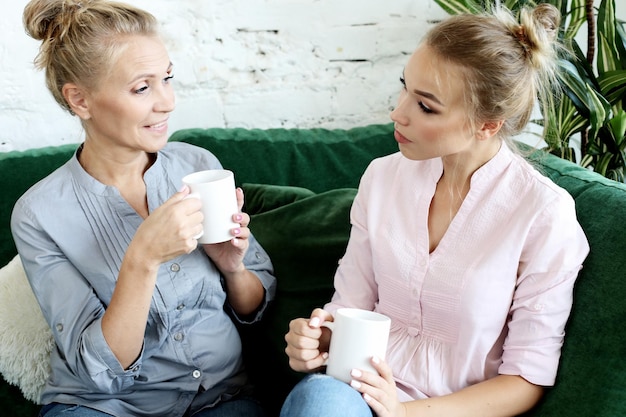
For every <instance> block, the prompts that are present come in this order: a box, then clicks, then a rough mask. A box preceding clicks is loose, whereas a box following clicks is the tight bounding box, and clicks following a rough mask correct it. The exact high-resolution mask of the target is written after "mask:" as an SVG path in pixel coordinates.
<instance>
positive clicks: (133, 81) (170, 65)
mask: <svg viewBox="0 0 626 417" xmlns="http://www.w3.org/2000/svg"><path fill="white" fill-rule="evenodd" d="M172 68H174V64H173V63H172V62H170V64H169V65H168V66H167V70H166V72H169V71H171V70H172ZM153 77H156V75H155V74H139V75H137V76H136V77H135V78H133V80H132V81H131V82H130V84H133V83H135V82H137V80H141V79H143V78H153Z"/></svg>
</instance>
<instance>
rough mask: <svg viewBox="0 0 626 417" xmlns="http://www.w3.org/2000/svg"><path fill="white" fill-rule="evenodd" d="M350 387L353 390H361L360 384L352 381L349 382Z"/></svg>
mask: <svg viewBox="0 0 626 417" xmlns="http://www.w3.org/2000/svg"><path fill="white" fill-rule="evenodd" d="M350 386H351V387H352V388H354V389H359V388H361V383H360V382H359V381H355V380H354V379H353V380H352V381H350Z"/></svg>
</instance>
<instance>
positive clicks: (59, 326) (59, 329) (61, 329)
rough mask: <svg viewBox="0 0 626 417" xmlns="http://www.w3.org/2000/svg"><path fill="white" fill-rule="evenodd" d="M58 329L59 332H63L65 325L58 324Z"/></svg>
mask: <svg viewBox="0 0 626 417" xmlns="http://www.w3.org/2000/svg"><path fill="white" fill-rule="evenodd" d="M56 328H57V332H62V331H63V325H62V324H61V323H58V324H57V325H56Z"/></svg>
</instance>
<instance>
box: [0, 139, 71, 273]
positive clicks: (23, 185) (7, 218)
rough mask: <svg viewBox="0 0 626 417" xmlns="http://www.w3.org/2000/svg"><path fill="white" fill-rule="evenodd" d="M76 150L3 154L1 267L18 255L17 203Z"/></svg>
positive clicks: (63, 148)
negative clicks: (13, 229) (13, 216)
mask: <svg viewBox="0 0 626 417" xmlns="http://www.w3.org/2000/svg"><path fill="white" fill-rule="evenodd" d="M76 148H77V145H62V146H51V147H46V148H40V149H31V150H28V151H24V152H17V151H14V152H5V153H0V190H2V199H0V266H4V265H6V264H7V263H8V262H9V261H10V260H11V259H12V258H13V257H14V256H15V254H16V253H17V250H16V249H15V243H13V238H12V236H11V228H10V222H11V212H12V211H13V206H14V205H15V202H16V201H17V199H18V198H20V196H21V195H22V194H24V192H25V191H26V190H28V189H29V188H30V187H31V186H32V185H33V184H35V183H36V182H37V181H39V180H40V179H42V178H44V177H45V176H46V175H48V174H50V173H51V172H52V171H54V170H55V169H56V168H58V167H60V166H61V165H63V163H64V162H65V161H67V160H68V159H70V157H71V156H72V155H73V154H74V151H75V150H76Z"/></svg>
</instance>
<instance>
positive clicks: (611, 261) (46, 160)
mask: <svg viewBox="0 0 626 417" xmlns="http://www.w3.org/2000/svg"><path fill="white" fill-rule="evenodd" d="M171 140H177V141H185V142H190V143H194V144H196V145H199V146H202V147H205V148H207V149H210V150H211V151H212V152H213V153H215V154H216V155H217V156H218V158H219V159H220V160H221V161H222V163H223V165H224V166H225V167H226V168H229V169H232V170H233V171H234V172H235V177H236V181H237V183H238V184H239V185H241V186H243V187H244V190H245V192H246V207H245V209H246V211H247V212H248V213H250V214H251V215H252V222H251V225H250V227H251V229H252V231H253V233H254V234H255V235H256V237H257V238H258V239H259V241H260V242H261V243H262V244H263V245H264V247H265V248H266V249H267V251H268V252H269V254H270V256H271V257H272V260H273V262H274V266H275V272H276V276H277V278H278V292H277V298H276V302H275V303H274V304H273V305H272V307H271V308H270V310H269V311H268V314H267V315H266V316H265V318H264V320H263V321H262V322H261V323H259V324H257V325H254V326H252V327H248V328H245V329H241V335H242V338H243V340H244V346H245V358H246V361H247V364H248V365H247V366H248V367H249V369H250V372H251V375H252V377H253V378H254V380H255V381H256V382H257V383H258V386H259V390H260V393H261V394H262V397H263V398H264V399H265V401H266V405H267V408H268V410H269V411H270V413H271V415H272V416H274V415H276V413H277V411H278V409H279V407H280V404H281V402H282V400H283V399H284V396H285V395H286V393H287V392H288V390H289V389H290V387H291V386H292V385H293V384H294V383H295V382H297V381H298V379H299V378H300V377H301V375H300V374H297V373H295V372H292V371H291V370H290V369H289V367H288V364H287V358H286V356H285V354H284V339H283V337H284V334H285V332H286V330H287V326H288V322H289V320H290V319H292V318H294V317H298V316H306V315H308V314H309V312H310V311H311V310H312V309H313V308H314V307H318V306H321V305H323V303H324V302H326V301H327V300H328V299H329V297H330V295H331V293H332V277H333V272H334V270H335V268H336V265H337V261H338V259H339V258H340V257H341V256H342V254H343V250H344V248H345V245H346V242H347V238H348V233H349V210H350V205H351V202H352V199H353V198H354V195H355V193H356V187H357V186H358V182H359V178H360V176H361V174H362V173H363V171H364V170H365V168H366V166H367V164H368V163H369V161H370V160H372V159H373V158H375V157H378V156H382V155H386V154H389V153H392V152H396V151H397V145H396V143H395V141H394V140H393V135H392V126H391V125H371V126H363V127H355V128H353V129H347V130H325V129H270V130H257V129H251V130H245V129H186V130H181V131H177V132H175V133H173V135H172V138H171ZM74 149H75V145H64V146H58V147H50V148H44V149H34V150H29V151H26V152H9V153H5V154H0V173H1V174H0V189H1V190H2V193H3V197H2V199H1V200H0V265H5V264H6V263H7V262H9V260H11V259H12V258H13V257H14V256H15V254H16V250H15V246H14V244H13V241H12V238H11V234H10V231H9V217H10V213H11V209H12V207H13V204H14V203H15V201H16V199H17V198H18V197H19V195H21V194H22V193H23V192H24V191H25V190H26V189H27V188H28V187H29V186H31V185H32V184H33V183H35V182H36V181H37V180H38V179H40V178H42V177H43V176H45V175H46V174H48V173H49V172H51V171H52V170H53V169H55V168H56V167H58V166H59V165H61V164H62V163H63V162H64V161H66V160H67V159H68V158H69V157H70V156H71V154H72V153H73V151H74ZM533 155H534V156H531V158H533V159H534V160H535V161H536V163H537V164H538V168H539V169H540V170H541V171H542V172H543V173H544V174H545V175H547V176H548V177H550V178H551V179H552V180H554V181H555V182H556V183H558V184H559V185H561V186H562V187H564V188H565V189H567V190H568V191H569V192H570V193H571V195H572V196H573V197H574V198H575V200H576V207H577V212H578V216H579V220H580V222H581V224H582V227H583V228H584V230H585V232H586V233H587V236H588V238H589V241H590V245H591V252H590V254H589V257H588V258H587V260H586V261H585V265H584V268H583V270H582V272H581V274H580V278H579V280H578V282H577V285H576V288H575V305H574V308H573V312H572V315H571V318H570V321H569V323H568V326H567V335H566V342H565V346H564V348H563V355H562V360H561V364H560V372H559V376H558V380H557V383H556V386H555V387H554V388H551V389H550V390H548V391H547V394H546V395H545V397H544V399H543V400H542V401H541V403H540V404H539V405H538V406H537V407H536V408H535V409H534V410H533V411H532V412H530V413H528V416H541V417H548V416H554V417H557V416H558V417H577V416H584V417H591V416H593V417H609V416H610V417H618V416H622V417H623V416H626V301H624V296H625V295H626V186H624V185H623V184H618V183H616V182H612V181H609V180H607V179H605V178H603V177H601V176H599V175H597V174H595V173H593V172H590V171H587V170H585V169H583V168H580V167H578V166H576V165H574V164H572V163H569V162H566V161H564V160H562V159H559V158H556V157H554V156H551V155H545V154H543V153H542V152H535V153H534V154H533ZM37 409H38V407H37V406H36V405H35V404H33V403H32V402H30V401H27V400H25V399H24V398H23V396H22V394H21V391H20V390H19V388H17V387H15V386H12V385H9V384H7V383H6V382H5V381H4V380H3V381H2V384H1V385H0V414H1V415H3V416H36V415H37Z"/></svg>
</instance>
